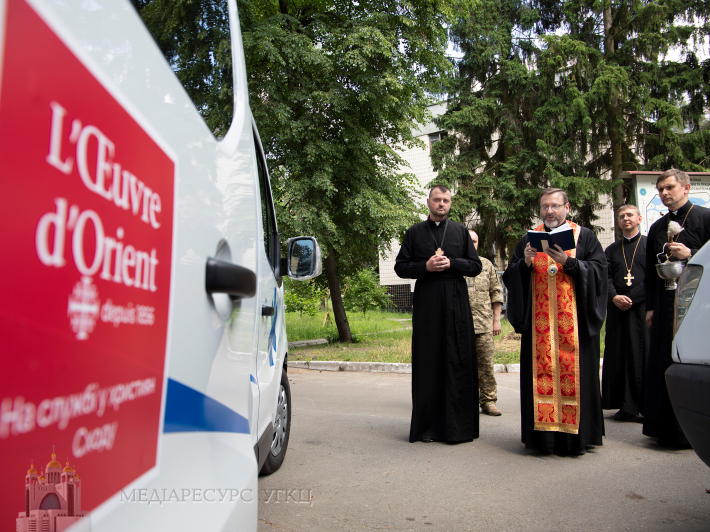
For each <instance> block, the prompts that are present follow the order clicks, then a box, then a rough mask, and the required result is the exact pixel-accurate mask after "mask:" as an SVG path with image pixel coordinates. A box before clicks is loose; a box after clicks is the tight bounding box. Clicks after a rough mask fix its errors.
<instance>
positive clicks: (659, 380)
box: [643, 201, 710, 447]
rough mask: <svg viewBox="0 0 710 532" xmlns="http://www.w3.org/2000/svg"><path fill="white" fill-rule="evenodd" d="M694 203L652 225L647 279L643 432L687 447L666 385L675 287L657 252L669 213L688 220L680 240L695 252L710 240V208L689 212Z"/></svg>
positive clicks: (674, 218) (675, 218)
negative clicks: (649, 315) (661, 271)
mask: <svg viewBox="0 0 710 532" xmlns="http://www.w3.org/2000/svg"><path fill="white" fill-rule="evenodd" d="M691 206H692V203H691V202H690V201H688V202H687V203H686V204H685V205H683V206H682V207H681V208H680V209H678V212H677V213H676V214H673V213H668V214H666V215H665V216H664V217H663V218H661V219H660V220H657V221H656V222H655V223H654V224H653V225H652V226H651V229H649V231H648V244H647V249H646V279H645V282H644V284H645V288H646V310H647V311H649V310H652V311H653V323H652V325H651V345H650V347H649V351H648V365H647V367H646V397H645V401H644V412H643V417H644V419H643V433H644V434H645V435H646V436H651V437H652V438H659V443H660V444H662V445H669V446H683V447H685V446H687V445H688V440H687V439H686V437H685V434H684V433H683V429H681V428H680V425H679V424H678V420H677V419H676V417H675V413H674V412H673V407H672V405H671V402H670V399H669V398H668V390H667V389H666V370H667V369H668V367H669V366H670V365H671V364H672V363H673V359H672V358H671V356H672V355H671V349H672V344H673V320H674V314H675V290H666V286H665V281H664V280H663V279H661V278H660V277H658V274H657V273H656V264H658V259H657V256H656V255H657V254H658V253H660V252H661V250H662V249H663V244H664V243H666V242H668V218H669V216H670V220H671V221H674V222H678V223H679V224H683V220H685V223H684V224H683V231H682V232H681V233H680V234H679V235H678V237H677V239H676V242H680V243H681V244H685V245H686V246H687V247H689V248H690V250H691V253H692V254H693V255H694V254H695V253H697V251H698V250H699V249H700V248H701V247H703V244H705V242H707V241H708V240H710V210H708V209H706V208H704V207H700V206H698V205H695V206H693V207H692V210H690V212H688V210H689V209H690V207H691ZM686 214H687V215H688V217H687V219H686ZM672 260H675V258H674V259H672Z"/></svg>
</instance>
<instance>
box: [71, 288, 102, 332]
mask: <svg viewBox="0 0 710 532" xmlns="http://www.w3.org/2000/svg"><path fill="white" fill-rule="evenodd" d="M100 304H101V301H100V300H99V292H98V290H97V289H96V286H95V285H94V283H93V282H92V280H91V277H86V276H85V277H82V278H81V281H79V282H77V283H76V284H75V285H74V289H73V290H72V293H71V294H70V295H69V304H68V306H67V315H68V316H69V322H70V323H71V329H72V331H73V332H75V333H76V339H77V340H86V339H88V338H89V333H90V332H92V331H93V330H94V325H96V320H97V319H98V317H99V306H100Z"/></svg>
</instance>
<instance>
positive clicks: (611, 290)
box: [604, 242, 624, 301]
mask: <svg viewBox="0 0 710 532" xmlns="http://www.w3.org/2000/svg"><path fill="white" fill-rule="evenodd" d="M621 245H622V246H623V245H624V243H623V242H622V243H621ZM613 247H614V244H611V245H610V246H608V247H607V248H606V249H605V250H604V254H605V255H606V262H607V271H608V272H609V275H608V277H607V288H608V292H607V295H608V297H607V301H611V300H612V299H614V298H615V297H616V296H617V295H618V294H617V293H616V287H615V286H614V270H613V269H612V267H611V264H612V261H611V259H612V251H613V250H612V248H613Z"/></svg>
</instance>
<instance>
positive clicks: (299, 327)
mask: <svg viewBox="0 0 710 532" xmlns="http://www.w3.org/2000/svg"><path fill="white" fill-rule="evenodd" d="M323 317H324V313H320V314H319V315H317V316H314V317H310V316H303V317H301V316H299V315H297V314H295V313H287V314H286V330H287V332H288V339H289V341H297V340H315V339H317V338H329V337H331V338H337V332H338V331H337V329H336V327H335V324H327V325H326V326H325V327H321V324H322V323H323ZM392 320H405V321H392ZM348 321H349V322H350V330H351V331H352V333H353V334H354V335H357V337H358V341H357V343H352V344H341V343H340V342H331V343H329V344H324V345H315V346H307V347H299V348H295V349H291V350H289V360H338V361H343V362H396V363H405V364H410V363H411V362H412V330H411V329H407V327H411V326H412V316H411V314H401V313H396V312H380V311H375V312H368V313H367V316H366V317H363V316H362V314H355V313H351V314H348ZM605 325H606V324H604V326H602V330H601V338H600V339H601V354H602V355H603V354H604V334H605ZM393 329H394V331H393ZM396 329H402V330H396ZM501 329H502V333H501V334H500V335H498V336H495V337H494V338H493V340H494V344H495V363H496V364H519V363H520V336H519V335H517V334H515V331H514V330H513V326H512V325H511V324H510V323H509V322H508V320H506V319H503V320H501ZM384 331H390V332H384Z"/></svg>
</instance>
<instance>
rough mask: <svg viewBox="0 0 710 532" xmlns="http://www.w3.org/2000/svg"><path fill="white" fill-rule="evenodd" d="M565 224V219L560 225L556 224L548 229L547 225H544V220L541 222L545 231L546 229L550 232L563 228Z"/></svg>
mask: <svg viewBox="0 0 710 532" xmlns="http://www.w3.org/2000/svg"><path fill="white" fill-rule="evenodd" d="M565 225H567V220H565V221H564V222H562V223H561V224H560V225H558V226H557V227H553V228H552V229H550V228H549V227H547V225H546V224H545V223H544V222H543V224H542V226H543V227H544V228H545V231H547V232H548V233H551V232H552V231H557V230H558V229H561V228H563V227H564V226H565Z"/></svg>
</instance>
